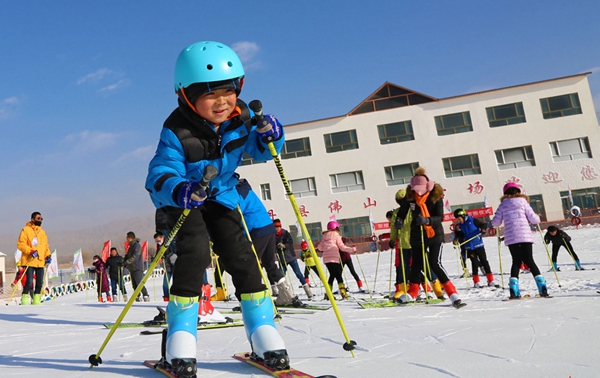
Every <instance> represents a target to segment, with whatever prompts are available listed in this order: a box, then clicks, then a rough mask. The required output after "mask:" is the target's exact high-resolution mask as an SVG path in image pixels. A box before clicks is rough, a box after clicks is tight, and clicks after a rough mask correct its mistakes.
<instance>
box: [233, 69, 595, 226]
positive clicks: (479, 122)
mask: <svg viewBox="0 0 600 378" xmlns="http://www.w3.org/2000/svg"><path fill="white" fill-rule="evenodd" d="M575 92H576V93H578V95H579V101H580V104H581V107H582V111H583V114H579V115H571V116H566V117H560V118H555V119H549V120H545V119H543V116H542V110H541V106H540V99H541V98H546V97H552V96H559V95H565V94H570V93H575ZM516 102H522V103H523V108H524V112H525V117H526V122H525V123H520V124H516V125H510V126H502V127H496V128H490V127H489V124H488V120H487V115H486V108H487V107H491V106H500V105H506V104H511V103H516ZM465 111H469V112H470V115H471V121H472V124H473V131H472V132H466V133H459V134H454V135H446V136H438V135H437V132H436V127H435V120H434V117H436V116H440V115H446V114H452V113H459V112H465ZM595 113H596V112H595V109H594V105H593V100H592V96H591V93H590V89H589V84H588V81H587V76H586V75H578V76H572V77H567V78H561V79H555V80H549V81H545V82H539V83H533V84H527V85H522V86H516V87H511V88H504V89H498V90H493V91H487V92H481V93H476V94H470V95H464V96H459V97H454V98H448V99H442V100H440V101H436V102H431V103H425V104H421V105H413V106H407V107H401V108H395V109H390V110H385V111H378V112H372V113H366V114H360V115H355V116H341V117H335V118H330V119H324V120H317V121H313V122H307V123H301V124H296V125H288V126H284V128H285V132H286V140H292V139H299V138H303V137H309V138H310V144H311V152H312V156H309V157H300V158H295V159H285V160H281V162H282V165H283V169H284V172H285V175H286V177H287V179H288V180H293V179H300V178H306V177H315V181H316V187H317V196H316V197H308V198H296V201H297V203H298V204H299V205H304V206H305V208H306V210H308V211H309V213H308V214H307V216H306V217H304V221H305V222H306V223H312V222H322V225H323V227H325V224H326V223H327V221H328V220H329V217H330V215H332V212H331V210H330V209H329V208H328V206H329V204H330V203H332V202H334V201H336V200H338V201H339V202H340V204H341V206H342V209H340V210H339V212H336V213H335V215H336V218H337V219H346V218H355V217H362V216H367V215H368V214H369V210H371V211H372V213H373V218H374V221H375V222H384V221H386V219H385V213H386V211H388V210H391V209H392V208H394V207H395V206H396V204H395V201H394V194H395V193H396V191H397V190H398V189H401V188H403V187H406V185H395V186H389V187H388V186H387V184H386V180H385V173H384V169H383V167H385V166H393V165H399V164H406V163H411V162H418V163H419V165H420V166H422V167H424V168H425V169H426V170H427V174H428V176H429V178H430V179H431V180H434V181H436V182H438V183H440V184H441V185H442V186H443V187H444V188H445V189H446V198H445V199H447V200H448V201H449V203H450V205H460V204H469V203H475V202H483V201H484V197H487V201H488V206H491V207H493V208H494V209H495V208H497V206H498V204H499V199H500V197H501V195H502V187H503V185H504V184H505V183H506V182H507V181H508V180H510V179H511V178H512V177H513V176H514V177H516V178H517V179H518V180H520V181H519V182H520V184H522V185H523V187H524V189H525V191H526V193H527V194H528V195H536V194H541V195H542V196H543V201H544V206H545V209H546V216H547V217H548V219H549V220H554V219H563V211H562V205H561V200H560V194H559V192H560V191H566V190H568V187H569V186H570V187H571V189H572V190H574V189H580V188H589V187H598V186H600V178H598V177H596V178H595V179H591V180H589V179H584V178H582V174H581V171H582V168H583V167H585V166H587V165H589V166H591V167H592V168H593V169H594V170H595V172H596V173H600V164H599V163H598V156H599V154H600V128H599V126H598V121H597V118H596V114H595ZM406 120H411V121H412V126H413V132H414V136H415V140H413V141H408V142H400V143H393V144H387V145H381V144H380V142H379V137H378V133H377V125H381V124H388V123H393V122H399V121H406ZM281 121H283V122H285V120H281ZM353 129H354V130H356V133H357V138H358V145H359V148H358V149H355V150H349V151H342V152H336V153H329V154H328V153H326V152H325V145H324V140H323V135H324V134H330V133H335V132H339V131H346V130H353ZM578 137H588V138H589V142H590V148H591V151H592V155H593V158H592V159H580V160H574V161H568V162H559V163H554V162H553V161H552V155H551V150H550V146H549V143H550V142H553V141H560V140H565V139H572V138H578ZM520 146H532V147H533V153H534V156H535V162H536V166H534V167H524V168H518V169H509V170H499V169H498V167H497V163H496V157H495V154H494V151H495V150H499V149H507V148H514V147H520ZM475 153H477V154H478V157H479V162H480V165H481V171H482V174H480V175H470V176H463V177H455V178H448V179H447V178H445V175H444V167H443V164H442V159H443V158H447V157H454V156H460V155H468V154H475ZM358 170H361V171H362V172H363V178H364V182H365V190H361V191H353V192H348V193H338V194H332V193H331V188H330V184H329V175H330V174H334V173H343V172H351V171H358ZM551 171H552V172H557V173H558V174H559V178H560V179H562V180H563V181H562V182H559V183H547V182H546V181H545V180H544V179H543V175H547V174H549V173H550V172H551ZM238 172H239V173H240V175H241V176H242V177H245V178H247V179H248V180H249V182H250V183H251V184H252V186H253V188H254V190H255V191H256V192H257V194H259V196H260V184H265V183H269V184H270V186H271V194H272V197H271V198H272V200H270V201H263V203H264V204H265V206H266V207H267V209H269V210H271V209H272V210H273V211H274V213H275V214H276V217H277V218H280V219H281V220H282V222H283V224H284V227H286V226H285V225H288V226H289V225H293V224H294V223H296V220H295V215H294V212H293V210H292V207H291V205H290V203H289V200H287V199H286V198H285V191H284V188H283V185H282V184H281V179H280V178H279V174H278V172H277V169H276V167H275V165H274V163H273V162H267V163H264V164H255V165H250V166H244V167H240V168H239V170H238ZM477 181H479V182H480V184H481V185H483V186H484V189H483V191H482V192H481V193H471V192H469V186H470V185H471V184H474V183H476V182H477ZM368 197H370V198H371V203H374V202H375V201H376V206H370V207H368V208H365V204H368V203H369V202H368ZM288 228H289V227H288Z"/></svg>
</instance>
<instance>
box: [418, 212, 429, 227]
mask: <svg viewBox="0 0 600 378" xmlns="http://www.w3.org/2000/svg"><path fill="white" fill-rule="evenodd" d="M415 224H416V225H417V226H423V225H428V224H429V218H427V217H424V216H422V215H421V214H419V215H417V220H416V221H415Z"/></svg>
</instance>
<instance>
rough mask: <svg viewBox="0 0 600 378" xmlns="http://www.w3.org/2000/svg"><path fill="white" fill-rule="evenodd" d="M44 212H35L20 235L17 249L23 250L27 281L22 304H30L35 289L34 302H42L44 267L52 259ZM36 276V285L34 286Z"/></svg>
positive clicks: (23, 264) (22, 259) (36, 303)
mask: <svg viewBox="0 0 600 378" xmlns="http://www.w3.org/2000/svg"><path fill="white" fill-rule="evenodd" d="M43 220H44V218H42V214H40V213H39V212H37V211H36V212H34V213H32V214H31V220H30V221H29V222H27V224H25V227H23V229H22V230H21V234H20V235H19V241H18V242H17V249H18V250H20V251H21V266H23V267H25V269H26V271H25V275H26V277H27V283H26V284H25V286H23V294H22V295H21V304H22V305H28V304H29V296H30V295H29V293H30V292H31V291H32V290H33V301H32V304H34V305H39V304H42V296H41V293H42V286H43V284H44V267H45V266H46V265H47V264H50V262H51V261H52V257H51V253H50V246H48V237H47V236H46V232H45V231H44V230H43V229H42V221H43ZM34 277H35V286H34Z"/></svg>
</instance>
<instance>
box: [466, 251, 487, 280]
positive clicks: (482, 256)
mask: <svg viewBox="0 0 600 378" xmlns="http://www.w3.org/2000/svg"><path fill="white" fill-rule="evenodd" d="M467 256H469V259H470V260H471V268H473V275H478V274H479V267H480V266H481V267H483V270H484V271H485V274H490V273H492V269H491V268H490V263H489V261H488V260H487V255H486V253H485V248H483V247H481V248H477V249H474V250H469V249H467Z"/></svg>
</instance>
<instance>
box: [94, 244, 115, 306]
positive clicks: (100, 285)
mask: <svg viewBox="0 0 600 378" xmlns="http://www.w3.org/2000/svg"><path fill="white" fill-rule="evenodd" d="M92 263H93V265H94V268H95V270H96V288H97V291H98V302H100V303H103V302H104V299H103V298H102V295H103V294H104V293H106V301H107V302H112V298H111V296H110V285H109V283H108V275H107V274H106V270H105V269H104V261H102V258H101V257H100V256H98V255H95V256H94V257H93V262H92Z"/></svg>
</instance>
